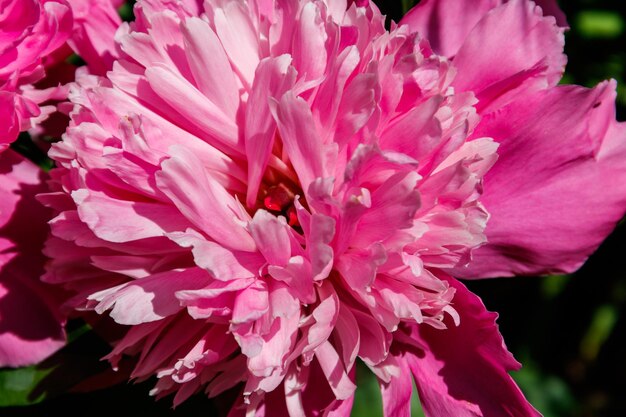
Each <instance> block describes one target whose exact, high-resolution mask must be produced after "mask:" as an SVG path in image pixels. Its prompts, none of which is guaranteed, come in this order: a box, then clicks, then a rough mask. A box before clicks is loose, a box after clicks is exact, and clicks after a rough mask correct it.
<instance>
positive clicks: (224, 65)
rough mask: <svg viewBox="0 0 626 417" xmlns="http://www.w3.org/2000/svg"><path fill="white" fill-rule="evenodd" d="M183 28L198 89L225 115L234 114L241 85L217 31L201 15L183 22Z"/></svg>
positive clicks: (190, 64) (186, 48) (230, 115)
mask: <svg viewBox="0 0 626 417" xmlns="http://www.w3.org/2000/svg"><path fill="white" fill-rule="evenodd" d="M181 30H182V32H183V37H184V42H185V52H186V55H187V60H188V61H189V67H190V69H191V72H192V73H193V77H194V80H195V81H196V85H197V86H198V89H199V90H200V91H202V93H203V94H204V95H205V96H206V97H207V98H208V99H209V100H211V102H213V103H215V104H216V105H217V107H219V108H220V109H222V112H223V113H224V114H225V115H227V116H228V117H230V118H234V117H235V114H236V112H237V109H238V107H239V89H238V87H237V82H236V80H235V77H234V75H233V72H232V68H231V66H230V61H229V60H228V57H227V56H226V52H225V51H224V48H223V47H222V45H221V44H220V41H219V39H218V38H217V35H216V34H215V32H213V30H211V27H210V26H209V24H208V23H207V22H205V21H203V20H202V19H199V18H197V17H192V18H190V19H187V20H186V21H185V22H184V23H182V24H181Z"/></svg>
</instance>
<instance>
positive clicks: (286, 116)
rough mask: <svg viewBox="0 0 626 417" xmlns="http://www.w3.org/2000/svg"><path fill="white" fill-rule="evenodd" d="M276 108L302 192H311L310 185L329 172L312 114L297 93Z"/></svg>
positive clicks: (274, 104) (276, 115) (289, 95)
mask: <svg viewBox="0 0 626 417" xmlns="http://www.w3.org/2000/svg"><path fill="white" fill-rule="evenodd" d="M272 104H273V106H272V107H273V108H272V113H273V115H274V119H275V120H276V123H277V124H278V131H279V133H280V135H281V137H282V140H283V145H284V146H285V151H286V153H287V155H288V156H289V160H290V161H291V164H292V165H293V167H294V169H295V170H296V173H297V174H298V177H299V179H300V183H301V185H302V189H303V190H304V192H307V190H308V188H309V184H311V183H312V182H313V180H315V179H316V178H318V177H325V176H326V175H325V173H326V172H327V171H328V167H326V166H325V164H324V162H325V161H324V153H323V151H322V149H323V144H322V141H321V138H320V137H319V135H318V134H317V130H316V129H315V125H314V122H313V116H312V114H311V110H310V109H309V106H308V105H307V104H306V102H305V101H304V100H303V99H302V98H299V97H296V96H295V95H294V93H293V92H288V93H286V94H285V95H283V97H282V98H280V101H278V102H274V103H272Z"/></svg>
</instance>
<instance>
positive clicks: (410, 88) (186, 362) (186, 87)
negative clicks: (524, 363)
mask: <svg viewBox="0 0 626 417" xmlns="http://www.w3.org/2000/svg"><path fill="white" fill-rule="evenodd" d="M544 3H545V4H546V5H548V6H550V5H552V6H554V4H553V2H548V1H546V2H544ZM441 10H445V12H440V11H441ZM546 10H553V11H552V12H553V13H556V12H557V11H558V9H554V8H552V9H549V8H547V9H546ZM554 10H556V11H554ZM135 15H136V21H135V22H133V23H132V24H130V25H125V26H122V28H121V29H120V30H119V31H118V33H117V37H116V38H117V42H118V44H119V51H120V55H119V59H118V60H117V61H115V62H114V63H113V69H112V71H110V72H108V73H107V75H106V77H96V76H87V75H85V76H82V77H81V78H80V79H79V80H78V83H77V85H76V86H75V87H74V88H73V89H72V91H71V93H70V98H71V100H72V102H73V103H74V104H75V108H74V110H73V112H72V121H71V125H70V127H69V128H68V130H67V133H66V135H65V136H64V139H63V141H62V142H60V143H58V144H56V145H54V147H53V148H52V150H51V152H50V156H51V157H52V158H53V159H54V160H55V161H56V162H57V165H58V168H57V169H55V170H53V171H52V172H51V177H52V180H53V182H52V186H53V187H54V189H53V190H52V192H49V193H46V194H41V195H40V200H41V201H42V202H44V203H45V204H47V205H49V206H51V207H53V208H54V209H55V210H56V211H57V213H58V214H57V216H56V217H55V218H54V219H53V220H52V221H51V222H50V226H51V230H52V236H51V237H50V239H49V240H48V242H47V245H46V248H45V253H46V255H48V256H49V257H50V258H51V260H50V262H49V263H48V268H47V273H46V275H45V276H44V280H45V281H46V282H48V283H52V284H58V285H61V286H62V287H63V288H64V289H65V290H67V291H70V292H71V293H72V294H73V296H72V298H70V299H69V300H68V301H67V303H66V307H67V308H69V309H76V310H88V311H91V310H93V311H96V312H97V313H100V314H105V313H106V314H108V315H109V316H110V317H111V318H112V319H113V320H114V321H115V322H117V323H118V324H120V325H123V326H126V327H125V328H126V330H127V331H126V333H125V336H124V337H123V338H122V339H121V340H118V341H116V343H115V346H114V348H113V351H112V352H111V354H110V355H108V357H107V358H108V359H109V360H110V361H111V362H112V364H113V366H117V363H118V362H119V361H120V360H121V358H122V356H124V355H129V356H132V357H133V358H134V360H135V366H134V370H133V375H132V377H133V378H135V379H139V380H143V379H147V378H149V377H151V376H153V375H156V376H157V377H158V378H159V380H158V382H157V384H156V386H155V388H154V390H153V394H154V395H156V396H157V397H162V396H166V395H169V394H175V396H174V404H179V403H181V402H182V401H184V400H185V399H187V398H188V397H189V396H191V395H192V394H194V393H196V392H199V391H202V392H204V393H206V394H207V395H208V396H210V397H214V396H218V395H220V394H222V393H224V392H225V391H227V390H235V391H237V393H238V396H237V402H236V404H235V406H234V407H233V410H232V412H231V415H232V416H238V415H248V416H249V415H253V416H259V417H260V416H283V415H289V416H292V417H296V416H305V415H306V416H310V415H313V416H316V415H340V416H343V415H345V416H347V415H349V414H350V409H351V406H352V399H353V394H354V390H355V382H354V381H355V372H356V368H355V361H356V359H357V358H360V360H362V361H363V362H364V363H365V364H366V365H367V366H368V367H369V368H370V369H371V370H372V371H373V372H374V373H375V374H376V376H377V377H378V380H379V381H380V385H381V391H382V394H383V402H384V407H385V415H386V416H408V415H409V414H410V407H409V404H410V398H411V391H412V381H413V380H415V382H416V384H417V388H418V391H419V394H420V399H421V400H422V402H423V404H424V409H425V411H426V413H427V415H428V416H438V417H439V416H454V417H458V416H483V415H485V416H533V415H538V413H537V412H536V411H535V410H534V409H533V408H532V406H530V405H529V404H528V403H527V401H526V400H525V399H524V396H523V395H522V393H521V392H520V390H519V389H518V388H517V386H516V385H515V383H514V382H513V381H512V379H511V378H510V377H509V375H508V371H510V370H513V369H517V368H518V367H519V366H520V365H519V364H518V363H517V362H516V361H515V360H514V359H513V358H512V356H511V355H510V354H509V353H508V351H507V350H506V348H505V346H504V344H503V342H502V339H501V337H500V335H499V333H498V330H497V327H496V325H495V315H494V314H493V313H489V312H487V311H486V310H485V307H484V306H483V305H482V303H481V302H480V300H479V299H478V298H477V297H476V296H474V295H472V294H471V293H469V292H468V290H467V289H466V288H465V287H464V286H463V285H462V284H461V283H459V282H458V281H456V280H455V279H454V278H452V276H457V277H488V276H497V275H502V274H506V275H508V274H516V273H544V272H549V271H570V270H572V269H575V268H576V267H578V266H579V265H580V264H581V262H583V261H584V259H585V258H586V257H587V256H588V255H589V253H590V252H591V251H592V250H593V249H594V248H595V247H596V246H597V245H598V244H599V242H600V241H601V240H602V239H603V238H604V237H605V236H606V234H608V233H609V231H610V230H611V228H612V227H613V226H614V225H615V222H616V221H617V220H618V219H619V218H620V217H621V216H622V215H623V213H624V210H625V209H626V181H625V179H626V165H624V164H623V163H621V162H620V161H621V160H623V157H624V156H625V155H624V153H626V142H625V141H626V132H625V131H624V126H623V125H620V124H618V123H617V122H616V121H615V115H614V110H613V100H614V95H615V93H614V90H615V85H614V83H613V82H609V83H603V84H601V85H600V86H598V87H596V88H595V89H591V90H589V89H584V88H582V87H555V85H556V83H557V82H558V80H559V78H560V75H561V73H562V71H563V67H564V65H565V57H564V55H563V54H562V47H563V28H562V27H559V26H558V25H557V21H556V19H555V18H554V17H552V16H549V15H548V16H544V15H543V13H542V9H541V8H539V7H538V6H536V5H535V4H534V3H532V2H531V1H526V0H511V1H509V2H499V1H485V2H478V3H477V2H469V1H458V0H457V1H451V0H450V1H446V0H439V1H425V2H423V3H422V4H421V5H420V6H418V7H417V8H415V9H414V10H413V11H412V12H411V13H410V14H409V15H408V16H407V17H406V18H405V20H404V21H402V22H400V25H393V27H392V30H391V31H390V32H388V31H386V30H385V28H384V18H383V16H381V14H380V12H379V11H378V10H377V9H376V7H375V6H374V5H372V4H371V3H368V2H360V1H359V2H354V3H351V5H350V6H347V2H346V1H345V0H344V1H342V0H327V1H313V0H303V1H295V0H293V1H291V0H275V1H272V0H268V1H260V0H259V1H247V2H245V1H217V0H215V1H211V0H209V1H205V2H200V1H194V0H185V1H173V0H143V1H142V0H140V1H139V2H138V3H137V5H136V6H135ZM559 22H561V23H562V22H563V21H562V20H559ZM503 34H506V36H503ZM498 158H499V159H498ZM496 161H497V162H496ZM599 181H603V182H610V186H608V187H603V189H602V190H600V189H598V188H597V187H595V186H594V184H597V183H598V182H599ZM589 201H594V202H595V201H597V203H596V204H594V205H593V208H592V209H589V205H588V203H587V202H589ZM409 371H410V372H409Z"/></svg>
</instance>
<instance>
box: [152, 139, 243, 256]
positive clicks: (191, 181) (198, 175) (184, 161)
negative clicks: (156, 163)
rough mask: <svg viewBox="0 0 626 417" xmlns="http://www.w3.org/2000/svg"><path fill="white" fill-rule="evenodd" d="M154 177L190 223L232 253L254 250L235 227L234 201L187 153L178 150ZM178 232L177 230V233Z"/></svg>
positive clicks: (189, 153)
mask: <svg viewBox="0 0 626 417" xmlns="http://www.w3.org/2000/svg"><path fill="white" fill-rule="evenodd" d="M172 151H173V152H172V154H173V156H172V157H171V158H170V159H168V160H166V161H164V162H163V163H162V164H161V166H162V170H161V171H159V172H158V173H157V174H156V177H157V185H158V187H159V189H160V190H161V191H163V193H165V194H166V195H167V196H168V197H169V198H170V199H172V201H173V202H174V204H176V206H177V207H178V208H179V210H180V211H181V213H183V214H184V215H185V216H186V217H187V218H188V219H189V220H190V221H191V222H193V223H194V224H196V225H197V226H198V227H200V228H201V229H202V231H204V232H206V233H207V234H208V235H209V236H210V237H212V238H213V239H215V240H216V241H217V242H219V243H222V244H224V245H225V246H227V247H229V248H231V249H237V250H244V251H246V250H248V251H251V250H253V249H254V247H255V244H254V240H253V239H252V237H251V236H250V234H249V233H248V232H247V231H246V230H245V229H244V227H243V226H242V225H241V224H240V223H238V222H239V219H238V215H237V209H236V207H235V205H236V201H235V200H234V198H233V197H232V196H231V195H230V194H228V193H227V191H226V190H225V189H224V188H223V187H222V186H221V185H220V184H218V183H217V182H216V181H215V179H213V178H211V177H209V176H208V175H206V174H205V173H204V171H205V170H204V169H203V167H202V164H201V163H200V161H199V160H198V158H196V157H195V156H194V154H192V153H191V152H189V151H188V150H187V149H185V148H182V147H177V148H176V150H175V151H174V150H172ZM179 230H180V229H179Z"/></svg>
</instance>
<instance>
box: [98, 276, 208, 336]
mask: <svg viewBox="0 0 626 417" xmlns="http://www.w3.org/2000/svg"><path fill="white" fill-rule="evenodd" d="M209 281H210V276H209V274H207V273H206V271H204V270H202V269H200V268H192V269H189V270H184V271H171V272H170V271H168V272H163V273H160V274H154V275H151V276H150V277H147V278H142V279H138V280H135V281H132V282H130V283H128V284H123V285H121V286H119V287H118V288H113V289H109V290H105V291H102V292H99V293H96V294H92V295H91V296H89V300H94V301H97V302H98V304H97V306H96V308H95V310H96V311H97V312H98V313H103V312H104V311H106V310H109V309H111V312H110V313H109V314H110V315H111V317H112V318H113V319H114V320H115V321H116V322H117V323H119V324H127V325H129V324H140V323H147V322H151V321H156V320H161V319H163V318H165V317H168V316H171V315H173V314H175V313H176V312H178V311H179V310H182V309H183V308H184V307H183V306H181V304H180V302H179V301H178V299H177V298H176V297H175V295H174V294H175V292H177V291H181V290H194V289H198V288H202V287H204V286H205V285H206V284H207V283H208V282H209Z"/></svg>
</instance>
